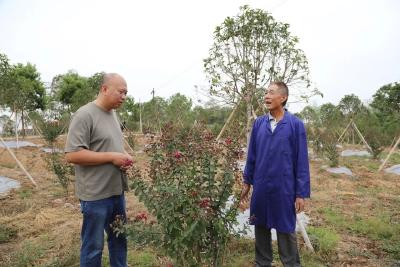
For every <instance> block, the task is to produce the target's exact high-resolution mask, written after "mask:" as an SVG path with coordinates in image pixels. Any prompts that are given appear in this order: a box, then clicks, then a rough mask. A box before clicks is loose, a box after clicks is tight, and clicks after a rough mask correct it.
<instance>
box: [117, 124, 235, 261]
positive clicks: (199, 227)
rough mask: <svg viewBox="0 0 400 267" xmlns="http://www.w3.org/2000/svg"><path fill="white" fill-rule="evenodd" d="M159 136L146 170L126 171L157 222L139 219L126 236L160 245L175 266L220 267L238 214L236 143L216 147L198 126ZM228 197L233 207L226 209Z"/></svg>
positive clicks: (172, 129)
mask: <svg viewBox="0 0 400 267" xmlns="http://www.w3.org/2000/svg"><path fill="white" fill-rule="evenodd" d="M162 133H163V134H162V136H161V138H160V139H159V140H155V141H154V142H153V143H152V144H151V145H150V146H149V148H148V150H147V153H148V155H149V157H150V159H151V162H150V168H149V170H146V171H140V170H139V169H137V167H135V166H134V167H132V168H131V169H130V170H128V172H127V175H128V177H129V179H130V181H131V183H130V187H131V188H132V189H133V190H134V192H135V194H136V195H137V196H138V197H139V199H140V200H141V201H142V202H143V203H144V204H145V206H146V207H147V209H148V211H149V212H150V213H151V214H152V215H153V216H154V217H155V218H156V220H157V222H156V223H151V222H149V220H148V216H147V214H138V215H136V216H135V219H134V220H133V222H130V223H129V222H128V224H127V225H125V226H124V228H125V231H126V233H127V235H128V236H129V237H130V238H132V239H134V240H137V239H138V238H137V237H138V236H141V240H145V241H146V243H150V242H152V243H153V244H160V245H161V246H162V247H163V248H164V250H165V252H166V253H167V254H168V255H169V256H170V257H171V258H172V259H173V260H174V262H175V264H176V265H177V266H207V265H212V266H215V265H220V264H221V263H222V261H223V255H224V249H225V246H226V243H227V241H228V240H229V237H230V236H231V235H232V233H234V229H233V227H234V225H235V224H236V217H237V213H238V209H237V206H238V198H239V193H240V184H241V174H240V172H239V170H238V168H237V159H238V156H239V143H238V142H237V141H235V138H227V139H226V140H222V141H221V142H217V141H215V137H214V136H213V135H212V133H211V132H210V131H209V130H208V129H206V128H205V127H203V126H202V125H196V126H194V127H193V128H191V129H178V128H175V127H174V126H172V125H170V124H169V125H166V126H165V127H164V128H163V131H162ZM230 196H234V204H233V205H230V206H227V205H226V203H227V201H228V198H229V197H230ZM146 231H147V232H146ZM144 233H146V236H143V234H144Z"/></svg>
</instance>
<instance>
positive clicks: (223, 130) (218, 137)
mask: <svg viewBox="0 0 400 267" xmlns="http://www.w3.org/2000/svg"><path fill="white" fill-rule="evenodd" d="M240 102H241V101H239V102H238V103H237V104H236V106H235V108H234V109H233V110H232V112H231V114H230V115H229V117H228V119H227V120H226V122H225V124H224V126H223V127H222V129H221V131H220V132H219V134H218V136H217V141H218V140H219V139H220V138H221V136H222V134H223V133H224V132H225V130H226V127H227V126H228V125H229V123H230V122H231V120H232V118H233V115H235V113H236V111H237V109H238V107H239V104H240Z"/></svg>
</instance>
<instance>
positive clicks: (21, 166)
mask: <svg viewBox="0 0 400 267" xmlns="http://www.w3.org/2000/svg"><path fill="white" fill-rule="evenodd" d="M0 141H1V143H2V144H3V145H4V147H5V148H6V149H7V151H8V152H9V153H10V154H11V156H12V157H13V158H14V160H15V161H16V162H17V164H18V166H19V167H20V168H21V169H22V171H23V172H24V173H25V174H26V176H28V178H29V180H31V182H32V183H33V184H34V185H35V186H36V187H37V186H38V185H37V184H36V182H35V180H33V178H32V176H31V175H30V174H29V172H28V171H27V170H26V169H25V167H24V165H22V163H21V162H20V161H19V160H18V159H17V157H16V156H15V154H14V152H12V151H11V149H10V148H9V147H8V146H7V144H6V143H5V142H4V140H3V138H1V136H0Z"/></svg>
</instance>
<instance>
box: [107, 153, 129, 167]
mask: <svg viewBox="0 0 400 267" xmlns="http://www.w3.org/2000/svg"><path fill="white" fill-rule="evenodd" d="M112 156H113V159H112V164H114V165H115V166H117V167H119V168H120V169H121V170H122V171H126V170H127V169H129V167H131V166H132V164H133V158H132V157H131V156H130V155H129V154H128V153H117V152H115V153H113V155H112Z"/></svg>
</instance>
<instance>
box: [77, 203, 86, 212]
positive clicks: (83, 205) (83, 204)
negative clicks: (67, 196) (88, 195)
mask: <svg viewBox="0 0 400 267" xmlns="http://www.w3.org/2000/svg"><path fill="white" fill-rule="evenodd" d="M79 202H80V206H81V213H84V210H85V206H86V205H85V204H86V201H83V200H79Z"/></svg>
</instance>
